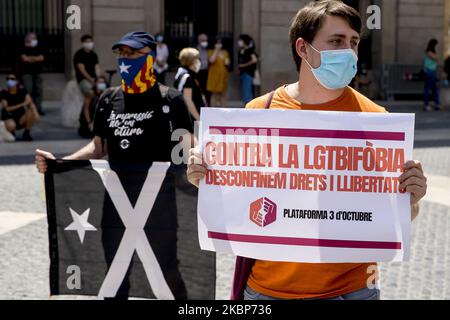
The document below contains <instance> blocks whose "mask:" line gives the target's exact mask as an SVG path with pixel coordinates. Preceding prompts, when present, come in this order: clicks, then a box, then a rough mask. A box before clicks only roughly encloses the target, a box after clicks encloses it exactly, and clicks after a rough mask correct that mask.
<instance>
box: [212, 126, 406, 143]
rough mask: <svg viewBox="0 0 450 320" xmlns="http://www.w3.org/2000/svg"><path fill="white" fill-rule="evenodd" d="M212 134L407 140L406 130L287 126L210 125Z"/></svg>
mask: <svg viewBox="0 0 450 320" xmlns="http://www.w3.org/2000/svg"><path fill="white" fill-rule="evenodd" d="M209 133H210V134H220V135H230V136H234V135H244V136H245V135H248V136H267V137H273V136H275V137H297V138H331V139H352V140H385V141H405V133H404V132H381V131H349V130H315V129H286V128H255V127H253V128H252V127H210V128H209Z"/></svg>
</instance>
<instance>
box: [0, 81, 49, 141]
mask: <svg viewBox="0 0 450 320" xmlns="http://www.w3.org/2000/svg"><path fill="white" fill-rule="evenodd" d="M6 83H7V86H8V89H7V90H4V91H2V93H1V96H0V109H2V110H1V111H2V112H1V119H0V120H1V121H3V122H4V127H5V128H6V130H7V131H8V132H9V133H11V134H12V135H13V138H15V133H16V130H21V129H25V130H24V132H23V135H22V140H23V141H32V140H33V138H32V137H31V134H30V132H31V128H32V127H33V126H34V124H35V123H36V122H38V121H39V119H40V116H39V114H38V111H37V109H36V106H35V104H34V102H33V99H32V98H31V96H30V95H29V94H28V92H27V90H25V89H24V88H23V87H22V86H21V85H20V82H19V80H18V79H17V77H16V75H15V74H13V73H11V74H8V75H7V76H6ZM9 141H13V139H9Z"/></svg>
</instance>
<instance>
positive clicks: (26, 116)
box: [0, 32, 258, 142]
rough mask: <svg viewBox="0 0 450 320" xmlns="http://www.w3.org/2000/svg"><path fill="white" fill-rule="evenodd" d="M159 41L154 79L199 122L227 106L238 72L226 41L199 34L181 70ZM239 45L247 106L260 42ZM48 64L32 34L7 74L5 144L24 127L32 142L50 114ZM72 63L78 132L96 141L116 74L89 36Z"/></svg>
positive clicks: (0, 131)
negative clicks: (105, 67) (99, 111)
mask: <svg viewBox="0 0 450 320" xmlns="http://www.w3.org/2000/svg"><path fill="white" fill-rule="evenodd" d="M155 42H156V46H155V50H154V51H155V52H154V53H153V54H154V56H155V57H154V61H153V63H154V65H153V70H152V72H153V73H154V75H155V79H156V81H157V82H158V83H161V84H168V85H169V86H174V87H175V88H176V89H178V90H179V91H180V92H181V93H182V95H183V97H184V99H185V101H186V105H187V106H188V109H189V113H190V115H191V117H192V119H193V120H194V121H196V120H199V118H200V111H201V109H202V108H204V107H207V106H212V107H225V106H226V105H227V102H226V97H227V90H228V83H229V76H230V72H232V71H233V70H232V58H231V53H230V51H229V50H227V49H226V48H225V47H224V45H223V39H222V38H221V37H215V38H214V41H213V42H210V41H209V37H208V35H206V34H204V33H202V34H199V35H198V37H197V45H196V46H193V47H189V48H184V49H183V50H181V52H180V54H179V55H178V57H177V58H178V60H179V68H178V70H176V69H174V67H176V66H169V64H168V61H169V56H170V51H169V47H168V45H167V44H166V43H165V37H164V35H163V34H162V33H159V34H157V35H156V36H155ZM237 46H238V50H239V51H238V62H237V66H236V72H237V73H238V74H239V77H240V83H241V86H240V88H241V98H242V101H243V102H244V103H248V102H249V101H251V100H252V99H253V97H254V77H255V72H256V70H257V64H258V55H257V54H256V51H255V42H254V40H253V39H252V38H251V37H250V36H249V35H246V34H243V35H241V36H240V37H239V41H238V43H237ZM44 61H45V55H44V51H43V49H42V47H41V46H40V45H39V40H38V37H37V34H36V33H34V32H32V33H29V34H27V35H26V37H25V40H24V47H23V50H22V53H21V55H20V66H19V68H18V69H17V70H16V71H14V72H11V73H10V74H9V75H8V76H7V81H6V83H7V88H5V89H4V90H1V88H0V104H1V109H2V112H1V121H0V136H1V137H0V140H3V141H8V142H12V141H15V140H16V131H18V130H22V129H24V132H23V135H22V140H23V141H31V140H33V138H32V136H31V129H32V127H33V125H34V124H35V123H36V122H38V121H39V119H40V117H42V116H45V112H44V110H43V107H42V97H43V80H42V72H43V63H44ZM73 65H74V71H75V72H74V73H75V79H76V81H77V84H78V87H79V90H80V92H81V94H82V96H83V105H82V106H80V117H79V129H78V134H79V136H80V137H83V138H86V139H91V138H93V136H94V132H93V124H94V114H95V107H96V104H97V101H98V99H99V98H100V96H101V95H102V93H103V92H104V91H105V90H106V89H107V88H108V87H110V86H111V83H110V82H111V76H110V77H109V78H107V77H106V76H105V75H104V72H103V71H102V69H101V67H100V59H99V57H98V55H97V53H96V52H95V43H94V38H93V36H91V35H84V36H83V37H82V38H81V48H80V49H79V50H78V51H77V52H76V53H75V55H74V57H73ZM119 67H120V66H119ZM171 67H172V68H171ZM172 70H176V72H175V77H174V78H173V79H168V77H167V73H168V72H169V71H172Z"/></svg>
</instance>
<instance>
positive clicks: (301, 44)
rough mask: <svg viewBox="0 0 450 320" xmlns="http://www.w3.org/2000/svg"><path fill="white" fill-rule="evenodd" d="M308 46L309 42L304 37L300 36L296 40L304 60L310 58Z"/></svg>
mask: <svg viewBox="0 0 450 320" xmlns="http://www.w3.org/2000/svg"><path fill="white" fill-rule="evenodd" d="M306 48H307V42H306V41H305V40H304V39H303V38H298V39H297V41H296V42H295V49H296V51H297V54H298V55H299V56H300V58H302V60H304V59H308V51H307V50H306Z"/></svg>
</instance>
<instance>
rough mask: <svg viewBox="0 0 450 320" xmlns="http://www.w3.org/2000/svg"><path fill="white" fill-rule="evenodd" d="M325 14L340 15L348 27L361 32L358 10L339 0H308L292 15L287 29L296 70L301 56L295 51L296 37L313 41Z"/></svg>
mask: <svg viewBox="0 0 450 320" xmlns="http://www.w3.org/2000/svg"><path fill="white" fill-rule="evenodd" d="M327 16H335V17H341V18H343V19H345V20H346V21H347V22H348V24H349V25H350V27H351V28H352V29H353V30H355V31H356V32H358V33H359V34H361V33H362V28H363V27H362V20H361V16H360V14H359V12H358V11H356V10H355V9H353V8H352V7H350V6H348V5H346V4H345V3H344V2H342V1H340V0H320V1H313V2H310V3H309V4H308V5H307V6H306V7H304V8H303V9H300V11H299V12H298V13H297V15H296V16H295V17H294V19H293V20H292V23H291V28H290V30H289V38H290V44H291V49H292V54H293V56H294V61H295V64H296V65H297V70H299V69H300V66H301V64H302V58H300V56H299V55H298V53H297V48H296V43H297V39H298V38H303V39H304V40H305V41H306V42H308V43H311V42H313V40H314V38H315V37H316V35H317V32H318V31H319V30H320V28H322V25H323V23H324V20H325V18H326V17H327Z"/></svg>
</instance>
